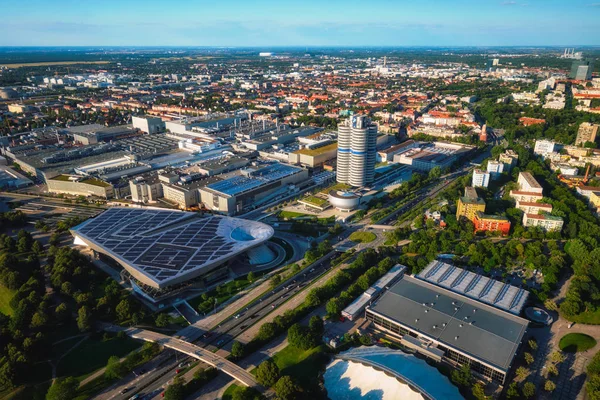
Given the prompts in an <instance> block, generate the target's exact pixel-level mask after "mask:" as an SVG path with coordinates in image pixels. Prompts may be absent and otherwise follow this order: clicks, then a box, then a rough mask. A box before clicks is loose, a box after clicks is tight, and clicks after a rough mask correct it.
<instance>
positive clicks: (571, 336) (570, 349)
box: [558, 333, 597, 353]
mask: <svg viewBox="0 0 600 400" xmlns="http://www.w3.org/2000/svg"><path fill="white" fill-rule="evenodd" d="M596 343H597V342H596V339H594V338H593V337H591V336H589V335H586V334H583V333H568V334H566V335H565V336H563V337H562V338H560V342H559V343H558V346H559V347H560V349H561V350H562V351H565V352H567V353H576V352H580V351H586V350H589V349H591V348H592V347H594V346H595V345H596Z"/></svg>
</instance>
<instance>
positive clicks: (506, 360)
mask: <svg viewBox="0 0 600 400" xmlns="http://www.w3.org/2000/svg"><path fill="white" fill-rule="evenodd" d="M423 304H426V305H423ZM371 310H372V311H374V312H375V313H377V314H380V315H382V316H385V317H387V318H389V319H391V320H393V321H397V322H398V323H400V324H402V325H404V326H406V327H408V328H410V329H412V330H415V331H418V332H419V333H420V334H423V335H426V336H428V337H429V338H431V339H433V340H435V341H438V342H440V343H442V344H443V345H446V346H447V347H450V348H455V349H457V350H459V351H460V352H463V353H465V354H468V355H470V356H471V357H473V358H475V359H478V360H480V361H482V362H484V363H486V364H488V365H491V366H494V367H496V368H498V369H500V370H503V371H506V370H508V369H509V368H510V365H511V362H512V359H513V357H514V355H515V353H516V351H517V348H518V346H519V343H520V342H521V340H522V338H523V335H524V334H525V330H526V328H527V324H528V321H527V320H525V319H523V318H519V317H517V316H514V315H511V314H509V313H507V312H504V311H502V310H499V309H496V308H494V307H491V306H488V305H486V304H484V303H481V302H478V301H475V300H472V299H469V298H467V297H465V296H461V295H459V294H456V293H453V292H451V291H449V290H446V289H443V288H441V287H438V286H435V285H432V284H430V283H427V282H423V281H421V280H418V279H415V278H413V277H411V276H405V277H404V278H403V279H402V280H400V281H399V282H398V283H397V284H396V285H394V286H393V287H392V288H391V289H390V290H388V291H387V292H386V293H385V294H384V295H383V296H382V297H381V298H380V299H379V300H378V301H377V302H376V303H375V304H374V305H373V306H371ZM434 326H435V327H434Z"/></svg>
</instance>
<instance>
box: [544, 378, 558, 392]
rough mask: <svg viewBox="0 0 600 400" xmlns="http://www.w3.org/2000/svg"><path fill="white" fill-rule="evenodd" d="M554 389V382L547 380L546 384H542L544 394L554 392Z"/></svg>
mask: <svg viewBox="0 0 600 400" xmlns="http://www.w3.org/2000/svg"><path fill="white" fill-rule="evenodd" d="M555 389H556V384H555V383H554V382H552V381H551V380H547V381H546V383H544V390H545V391H546V392H554V390H555Z"/></svg>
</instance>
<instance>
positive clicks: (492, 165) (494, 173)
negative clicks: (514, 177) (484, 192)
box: [487, 161, 504, 179]
mask: <svg viewBox="0 0 600 400" xmlns="http://www.w3.org/2000/svg"><path fill="white" fill-rule="evenodd" d="M487 172H489V173H490V176H491V177H492V179H498V177H499V176H500V175H501V174H502V172H504V163H501V162H499V161H488V164H487Z"/></svg>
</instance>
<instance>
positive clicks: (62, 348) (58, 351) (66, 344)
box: [50, 336, 85, 360]
mask: <svg viewBox="0 0 600 400" xmlns="http://www.w3.org/2000/svg"><path fill="white" fill-rule="evenodd" d="M81 339H83V337H82V336H76V337H73V338H70V339H67V340H65V341H62V342H60V343H56V344H53V345H52V348H51V349H50V357H51V359H52V360H56V359H58V358H59V357H60V356H62V355H63V354H64V353H66V352H67V351H68V350H69V349H70V348H71V347H73V346H75V344H77V343H78V342H79V341H81ZM84 343H85V342H84ZM82 344H83V343H82ZM73 351H75V349H73Z"/></svg>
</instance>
